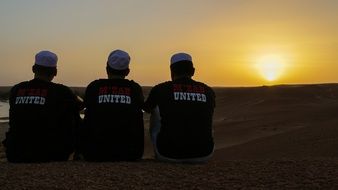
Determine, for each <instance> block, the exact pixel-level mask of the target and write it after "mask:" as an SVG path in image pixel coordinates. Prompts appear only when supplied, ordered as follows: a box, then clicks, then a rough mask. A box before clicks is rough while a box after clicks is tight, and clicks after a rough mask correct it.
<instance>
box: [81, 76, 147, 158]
mask: <svg viewBox="0 0 338 190" xmlns="http://www.w3.org/2000/svg"><path fill="white" fill-rule="evenodd" d="M84 102H85V106H86V111H85V118H84V128H83V139H82V143H83V150H82V151H83V155H84V157H85V159H87V160H93V161H109V160H135V159H139V158H141V157H142V155H143V150H144V127H143V113H142V105H143V93H142V88H141V87H140V85H138V84H137V83H135V82H134V81H130V80H127V79H100V80H96V81H93V82H92V83H90V84H89V85H88V87H87V90H86V95H85V99H84Z"/></svg>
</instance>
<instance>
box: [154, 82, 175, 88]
mask: <svg viewBox="0 0 338 190" xmlns="http://www.w3.org/2000/svg"><path fill="white" fill-rule="evenodd" d="M172 84H173V82H172V81H166V82H162V83H160V84H157V85H155V86H154V87H153V89H165V88H169V87H171V86H172Z"/></svg>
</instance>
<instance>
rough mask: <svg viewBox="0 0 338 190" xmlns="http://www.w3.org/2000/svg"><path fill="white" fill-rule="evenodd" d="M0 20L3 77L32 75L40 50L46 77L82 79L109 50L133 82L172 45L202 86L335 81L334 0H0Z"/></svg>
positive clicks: (101, 72) (78, 82)
mask: <svg viewBox="0 0 338 190" xmlns="http://www.w3.org/2000/svg"><path fill="white" fill-rule="evenodd" d="M0 26H1V30H0V85H2V86H3V85H13V84H15V83H18V82H21V81H23V80H29V79H31V78H32V77H33V74H32V72H31V66H32V64H33V63H34V55H35V54H36V53H37V52H38V51H40V50H51V51H53V52H55V53H56V54H57V55H58V57H59V62H58V70H59V74H58V76H57V77H56V79H55V80H54V81H55V82H58V83H64V84H66V85H69V86H86V85H87V84H88V83H89V82H91V81H92V80H94V79H97V78H106V74H105V65H106V60H107V56H108V54H109V53H110V52H111V51H112V50H114V49H123V50H125V51H127V52H129V54H130V56H131V65H130V68H131V73H130V75H129V76H128V78H129V79H133V80H135V81H137V82H139V83H140V84H141V85H154V84H157V83H159V82H163V81H166V80H169V79H170V74H169V60H170V56H171V55H172V54H174V53H176V52H187V53H189V54H191V55H192V57H193V61H194V64H195V68H196V74H195V77H194V78H195V79H196V80H200V81H204V82H205V83H207V84H209V85H211V86H259V85H274V84H299V83H337V82H338V1H337V0H142V1H141V0H2V1H1V2H0Z"/></svg>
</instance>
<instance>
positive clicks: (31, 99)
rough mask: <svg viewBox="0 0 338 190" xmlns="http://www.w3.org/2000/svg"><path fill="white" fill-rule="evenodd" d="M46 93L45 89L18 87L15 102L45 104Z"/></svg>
mask: <svg viewBox="0 0 338 190" xmlns="http://www.w3.org/2000/svg"><path fill="white" fill-rule="evenodd" d="M47 94H48V90H47V89H40V88H28V89H26V88H23V89H19V90H18V91H17V93H16V97H15V104H34V105H45V103H46V97H47Z"/></svg>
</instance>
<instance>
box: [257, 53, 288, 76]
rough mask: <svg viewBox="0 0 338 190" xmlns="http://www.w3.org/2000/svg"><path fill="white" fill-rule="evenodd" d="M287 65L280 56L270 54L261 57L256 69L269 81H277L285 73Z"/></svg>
mask: <svg viewBox="0 0 338 190" xmlns="http://www.w3.org/2000/svg"><path fill="white" fill-rule="evenodd" d="M284 67H285V63H284V61H283V58H282V57H281V56H280V55H276V54H268V55H263V56H261V57H260V58H259V59H258V60H257V63H256V68H257V70H258V71H259V72H260V74H261V75H262V76H263V77H264V78H265V79H266V80H267V81H275V80H277V79H278V78H279V77H280V76H281V75H282V73H283V72H284Z"/></svg>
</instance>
